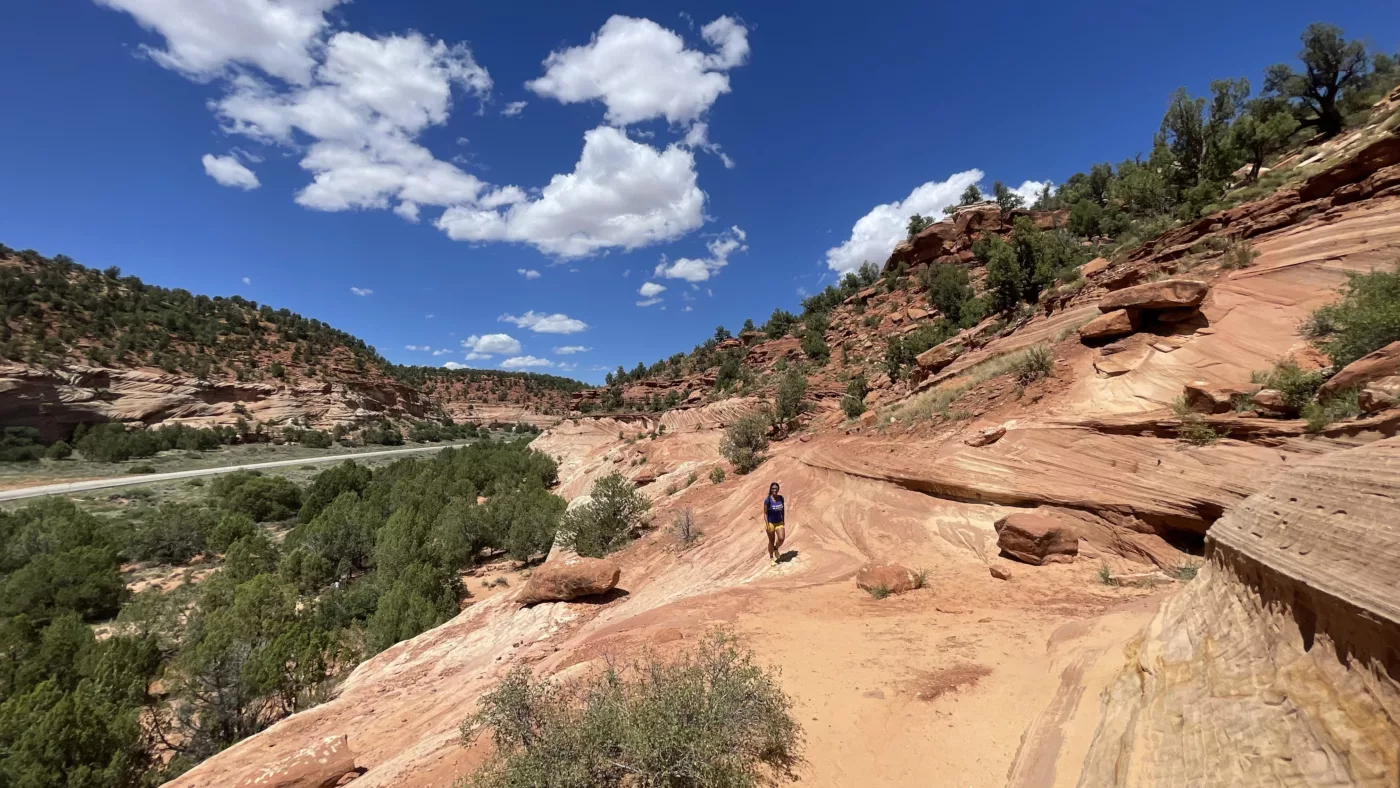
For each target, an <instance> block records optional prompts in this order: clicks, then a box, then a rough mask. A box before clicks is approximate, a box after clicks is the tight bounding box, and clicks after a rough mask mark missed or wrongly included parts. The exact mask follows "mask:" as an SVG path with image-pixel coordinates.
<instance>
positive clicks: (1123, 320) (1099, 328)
mask: <svg viewBox="0 0 1400 788" xmlns="http://www.w3.org/2000/svg"><path fill="white" fill-rule="evenodd" d="M1131 333H1133V319H1132V315H1130V314H1128V310H1126V309H1115V310H1113V311H1112V312H1109V313H1107V314H1103V315H1099V316H1098V317H1096V318H1094V319H1093V320H1090V321H1089V322H1087V323H1085V324H1084V325H1082V326H1080V327H1079V338H1080V339H1110V338H1112V337H1121V336H1123V335H1124V334H1131Z"/></svg>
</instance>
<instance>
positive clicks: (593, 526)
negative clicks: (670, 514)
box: [559, 473, 651, 557]
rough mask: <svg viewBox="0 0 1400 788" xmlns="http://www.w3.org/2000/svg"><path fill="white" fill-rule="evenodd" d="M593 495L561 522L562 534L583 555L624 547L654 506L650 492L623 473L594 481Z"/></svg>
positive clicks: (565, 540)
mask: <svg viewBox="0 0 1400 788" xmlns="http://www.w3.org/2000/svg"><path fill="white" fill-rule="evenodd" d="M589 495H590V496H591V498H592V500H591V501H589V502H588V503H586V504H584V505H583V506H578V507H575V508H574V509H573V510H572V511H570V512H567V513H565V515H564V519H563V520H562V521H561V522H560V523H559V534H560V537H561V538H562V539H563V540H564V543H565V544H567V545H569V546H571V547H573V548H574V551H575V552H577V553H578V554H579V555H584V556H591V557H600V556H604V555H607V554H608V553H611V552H613V551H614V550H618V549H620V548H622V547H623V546H624V545H626V544H627V542H628V540H629V539H631V534H632V530H633V528H635V527H637V526H638V525H640V524H641V521H642V515H644V514H645V513H646V512H647V510H648V509H650V508H651V502H650V501H648V500H647V499H646V496H644V495H642V494H640V493H638V492H637V489H636V487H635V486H634V485H633V484H632V482H631V481H630V480H629V479H627V478H626V477H624V476H623V475H622V474H620V473H612V474H608V475H607V476H604V477H603V478H601V479H599V480H598V481H596V482H594V483H593V489H592V491H591V492H590V493H589Z"/></svg>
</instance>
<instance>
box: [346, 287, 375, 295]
mask: <svg viewBox="0 0 1400 788" xmlns="http://www.w3.org/2000/svg"><path fill="white" fill-rule="evenodd" d="M350 292H352V293H354V294H355V295H357V296H367V295H374V291H373V290H371V289H369V288H368V287H352V288H350Z"/></svg>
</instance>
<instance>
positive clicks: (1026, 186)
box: [1011, 181, 1055, 207]
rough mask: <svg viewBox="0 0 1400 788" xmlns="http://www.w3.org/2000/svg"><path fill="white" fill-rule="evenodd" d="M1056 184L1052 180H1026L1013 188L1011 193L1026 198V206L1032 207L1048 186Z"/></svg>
mask: <svg viewBox="0 0 1400 788" xmlns="http://www.w3.org/2000/svg"><path fill="white" fill-rule="evenodd" d="M1054 185H1055V184H1053V183H1051V182H1050V181H1026V182H1025V183H1022V184H1021V185H1020V186H1017V187H1016V188H1014V189H1012V190H1011V193H1012V194H1015V195H1018V196H1019V197H1020V198H1021V199H1023V200H1025V201H1026V207H1030V206H1031V205H1032V204H1033V203H1034V202H1035V201H1036V200H1038V199H1040V193H1041V192H1042V191H1044V190H1045V187H1046V186H1051V187H1053V186H1054Z"/></svg>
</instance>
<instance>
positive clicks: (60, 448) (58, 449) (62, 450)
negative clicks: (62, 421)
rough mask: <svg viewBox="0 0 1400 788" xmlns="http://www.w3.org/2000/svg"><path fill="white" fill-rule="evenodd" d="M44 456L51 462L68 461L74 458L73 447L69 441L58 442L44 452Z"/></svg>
mask: <svg viewBox="0 0 1400 788" xmlns="http://www.w3.org/2000/svg"><path fill="white" fill-rule="evenodd" d="M44 456H45V457H47V458H48V459H50V460H66V459H68V458H69V457H72V456H73V447H72V446H69V445H68V441H58V442H57V443H55V444H53V445H52V446H50V447H49V448H48V449H46V450H45V451H44Z"/></svg>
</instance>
